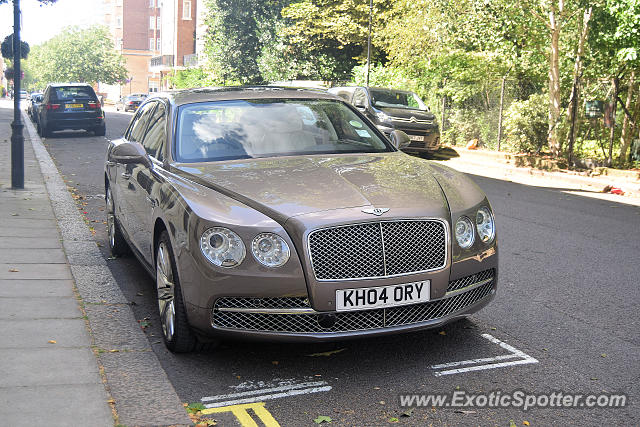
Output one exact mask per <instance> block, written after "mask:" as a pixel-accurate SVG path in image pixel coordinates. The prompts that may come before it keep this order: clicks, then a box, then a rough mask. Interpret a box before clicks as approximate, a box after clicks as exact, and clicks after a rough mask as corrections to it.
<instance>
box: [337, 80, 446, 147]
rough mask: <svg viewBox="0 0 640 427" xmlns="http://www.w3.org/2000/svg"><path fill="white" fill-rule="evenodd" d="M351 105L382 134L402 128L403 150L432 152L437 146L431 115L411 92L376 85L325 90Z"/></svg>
mask: <svg viewBox="0 0 640 427" xmlns="http://www.w3.org/2000/svg"><path fill="white" fill-rule="evenodd" d="M328 91H329V93H332V94H334V95H338V96H340V97H341V98H343V99H345V100H346V101H347V102H350V103H351V104H353V105H354V106H355V107H356V108H357V109H358V110H360V111H361V112H362V113H363V114H364V115H365V116H367V118H368V119H369V120H371V121H372V122H373V123H374V124H375V125H376V126H377V127H378V129H380V130H381V131H382V132H383V133H384V134H385V135H386V136H389V135H390V133H391V131H393V130H396V129H397V130H402V131H404V132H405V133H406V134H407V135H409V138H410V139H411V144H409V146H408V147H406V148H405V149H404V151H407V152H414V153H434V152H436V151H438V149H439V148H440V129H439V128H438V123H437V121H436V118H435V116H434V115H433V113H431V111H429V108H428V107H427V106H426V105H425V104H424V102H423V101H422V99H420V97H419V96H418V95H417V94H415V93H414V92H409V91H405V90H396V89H386V88H378V87H362V86H347V87H334V88H330V89H328Z"/></svg>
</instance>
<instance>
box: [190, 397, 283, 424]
mask: <svg viewBox="0 0 640 427" xmlns="http://www.w3.org/2000/svg"><path fill="white" fill-rule="evenodd" d="M249 410H252V411H253V413H254V414H256V416H257V417H258V419H260V421H262V423H263V424H264V425H265V427H280V424H279V423H278V422H277V421H276V419H275V418H273V415H271V412H269V411H267V409H266V408H265V407H264V402H256V403H245V404H242V405H231V406H222V407H220V408H209V409H203V410H202V411H201V412H202V414H205V415H208V414H219V413H222V412H231V413H232V414H233V415H234V416H235V417H236V418H237V419H238V421H239V422H240V425H242V427H258V424H257V423H256V422H255V421H254V419H253V417H252V416H251V414H250V413H249Z"/></svg>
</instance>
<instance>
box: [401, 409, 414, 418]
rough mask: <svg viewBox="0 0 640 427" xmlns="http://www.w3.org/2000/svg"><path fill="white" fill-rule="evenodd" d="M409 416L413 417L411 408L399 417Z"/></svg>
mask: <svg viewBox="0 0 640 427" xmlns="http://www.w3.org/2000/svg"><path fill="white" fill-rule="evenodd" d="M411 415H413V408H411V409H407V410H406V411H404V412H403V413H402V414H400V416H401V417H410V416H411Z"/></svg>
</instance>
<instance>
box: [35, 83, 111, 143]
mask: <svg viewBox="0 0 640 427" xmlns="http://www.w3.org/2000/svg"><path fill="white" fill-rule="evenodd" d="M37 125H38V133H39V134H40V135H41V136H44V137H51V136H52V134H53V132H54V131H58V130H66V129H84V130H86V131H88V132H94V133H95V134H96V135H97V136H104V134H105V132H106V126H105V123H104V113H103V112H102V107H101V105H100V101H98V97H97V96H96V93H95V91H94V90H93V88H92V87H91V86H90V85H88V84H86V83H52V84H50V85H48V86H47V88H46V89H45V91H44V96H43V100H42V105H41V106H40V115H39V119H38V121H37Z"/></svg>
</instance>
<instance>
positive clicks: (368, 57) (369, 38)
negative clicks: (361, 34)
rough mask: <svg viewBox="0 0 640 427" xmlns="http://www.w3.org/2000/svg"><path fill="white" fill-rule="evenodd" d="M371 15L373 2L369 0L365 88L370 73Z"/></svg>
mask: <svg viewBox="0 0 640 427" xmlns="http://www.w3.org/2000/svg"><path fill="white" fill-rule="evenodd" d="M372 15H373V0H369V35H368V36H367V87H369V72H370V71H371V16H372Z"/></svg>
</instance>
